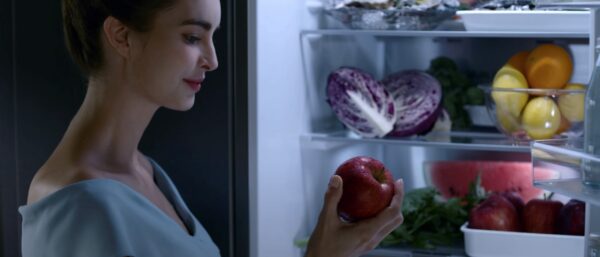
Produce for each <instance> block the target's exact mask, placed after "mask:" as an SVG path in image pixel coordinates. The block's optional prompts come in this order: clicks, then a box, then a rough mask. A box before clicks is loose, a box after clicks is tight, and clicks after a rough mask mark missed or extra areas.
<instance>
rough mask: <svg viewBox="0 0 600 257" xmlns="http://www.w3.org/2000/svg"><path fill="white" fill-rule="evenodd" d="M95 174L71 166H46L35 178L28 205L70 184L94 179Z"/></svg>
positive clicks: (28, 195)
mask: <svg viewBox="0 0 600 257" xmlns="http://www.w3.org/2000/svg"><path fill="white" fill-rule="evenodd" d="M94 178H96V176H95V175H94V173H93V172H89V171H87V170H86V169H83V168H81V167H77V166H75V165H69V164H61V165H57V164H51V163H50V162H47V163H46V164H44V165H43V166H42V167H41V168H40V169H39V170H38V171H37V172H36V174H35V176H34V177H33V179H32V181H31V184H30V185H29V192H28V194H27V204H31V203H34V202H37V201H39V200H41V199H43V198H45V197H47V196H49V195H51V194H52V193H54V192H56V191H58V190H60V189H62V188H63V187H65V186H68V185H70V184H73V183H76V182H79V181H83V180H88V179H94Z"/></svg>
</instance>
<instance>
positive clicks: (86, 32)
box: [62, 0, 176, 75]
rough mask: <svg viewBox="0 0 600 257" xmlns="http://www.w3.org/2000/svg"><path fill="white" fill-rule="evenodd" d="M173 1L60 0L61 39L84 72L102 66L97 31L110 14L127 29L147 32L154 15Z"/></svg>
mask: <svg viewBox="0 0 600 257" xmlns="http://www.w3.org/2000/svg"><path fill="white" fill-rule="evenodd" d="M175 1H176V0H63V1H62V16H63V29H64V33H65V41H66V44H67V48H68V50H69V53H70V54H71V57H72V58H73V60H74V61H75V63H76V64H77V65H78V66H79V68H81V70H82V71H83V72H84V73H85V74H86V75H92V74H94V73H95V72H97V71H98V70H99V69H100V68H102V65H103V60H102V54H103V53H102V47H101V44H100V35H101V34H100V33H101V31H102V25H103V23H104V21H105V20H106V18H108V17H109V16H112V17H114V18H116V19H118V20H119V21H121V22H123V23H124V24H125V25H127V26H129V27H130V28H132V29H134V30H136V31H139V32H147V31H149V30H150V29H151V28H152V21H153V20H154V18H155V16H156V14H157V13H158V12H159V11H161V10H163V9H166V8H168V7H170V6H172V5H173V4H175Z"/></svg>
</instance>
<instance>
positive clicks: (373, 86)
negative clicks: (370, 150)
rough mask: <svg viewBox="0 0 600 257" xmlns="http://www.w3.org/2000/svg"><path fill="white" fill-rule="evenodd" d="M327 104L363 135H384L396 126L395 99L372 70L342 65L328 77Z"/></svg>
mask: <svg viewBox="0 0 600 257" xmlns="http://www.w3.org/2000/svg"><path fill="white" fill-rule="evenodd" d="M327 103H329V105H330V106H331V108H332V109H333V112H334V113H335V114H336V115H337V117H338V119H339V120H340V121H341V122H342V123H344V124H345V125H346V126H347V127H348V128H350V129H351V130H352V131H354V132H356V133H357V134H359V135H361V136H363V137H383V136H385V135H386V134H388V133H389V132H390V131H391V130H392V128H393V127H394V122H395V121H396V109H395V106H394V101H393V99H392V98H391V97H390V94H389V93H388V92H387V91H386V90H385V88H384V87H383V85H382V84H381V83H380V82H379V81H377V80H375V79H374V78H373V77H371V75H369V74H368V73H366V72H364V71H362V70H359V69H356V68H350V67H341V68H339V69H337V70H335V71H333V72H332V73H331V74H329V78H328V79H327Z"/></svg>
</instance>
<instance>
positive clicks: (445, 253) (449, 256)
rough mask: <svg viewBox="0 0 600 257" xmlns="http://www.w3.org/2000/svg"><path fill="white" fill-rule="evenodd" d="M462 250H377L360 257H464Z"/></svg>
mask: <svg viewBox="0 0 600 257" xmlns="http://www.w3.org/2000/svg"><path fill="white" fill-rule="evenodd" d="M466 256H467V255H466V253H465V250H464V249H463V248H450V247H446V248H443V247H439V248H437V249H435V250H426V249H414V248H402V247H398V248H392V247H389V248H387V247H386V248H378V249H375V250H373V251H370V252H369V253H367V254H365V255H363V256H362V257H466Z"/></svg>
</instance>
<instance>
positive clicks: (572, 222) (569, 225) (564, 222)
mask: <svg viewBox="0 0 600 257" xmlns="http://www.w3.org/2000/svg"><path fill="white" fill-rule="evenodd" d="M556 229H557V232H558V233H559V234H565V235H578V236H583V233H584V231H585V202H582V201H579V200H575V199H571V200H570V201H569V202H567V204H565V206H563V207H562V208H561V209H560V212H559V214H558V224H557V228H556Z"/></svg>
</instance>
